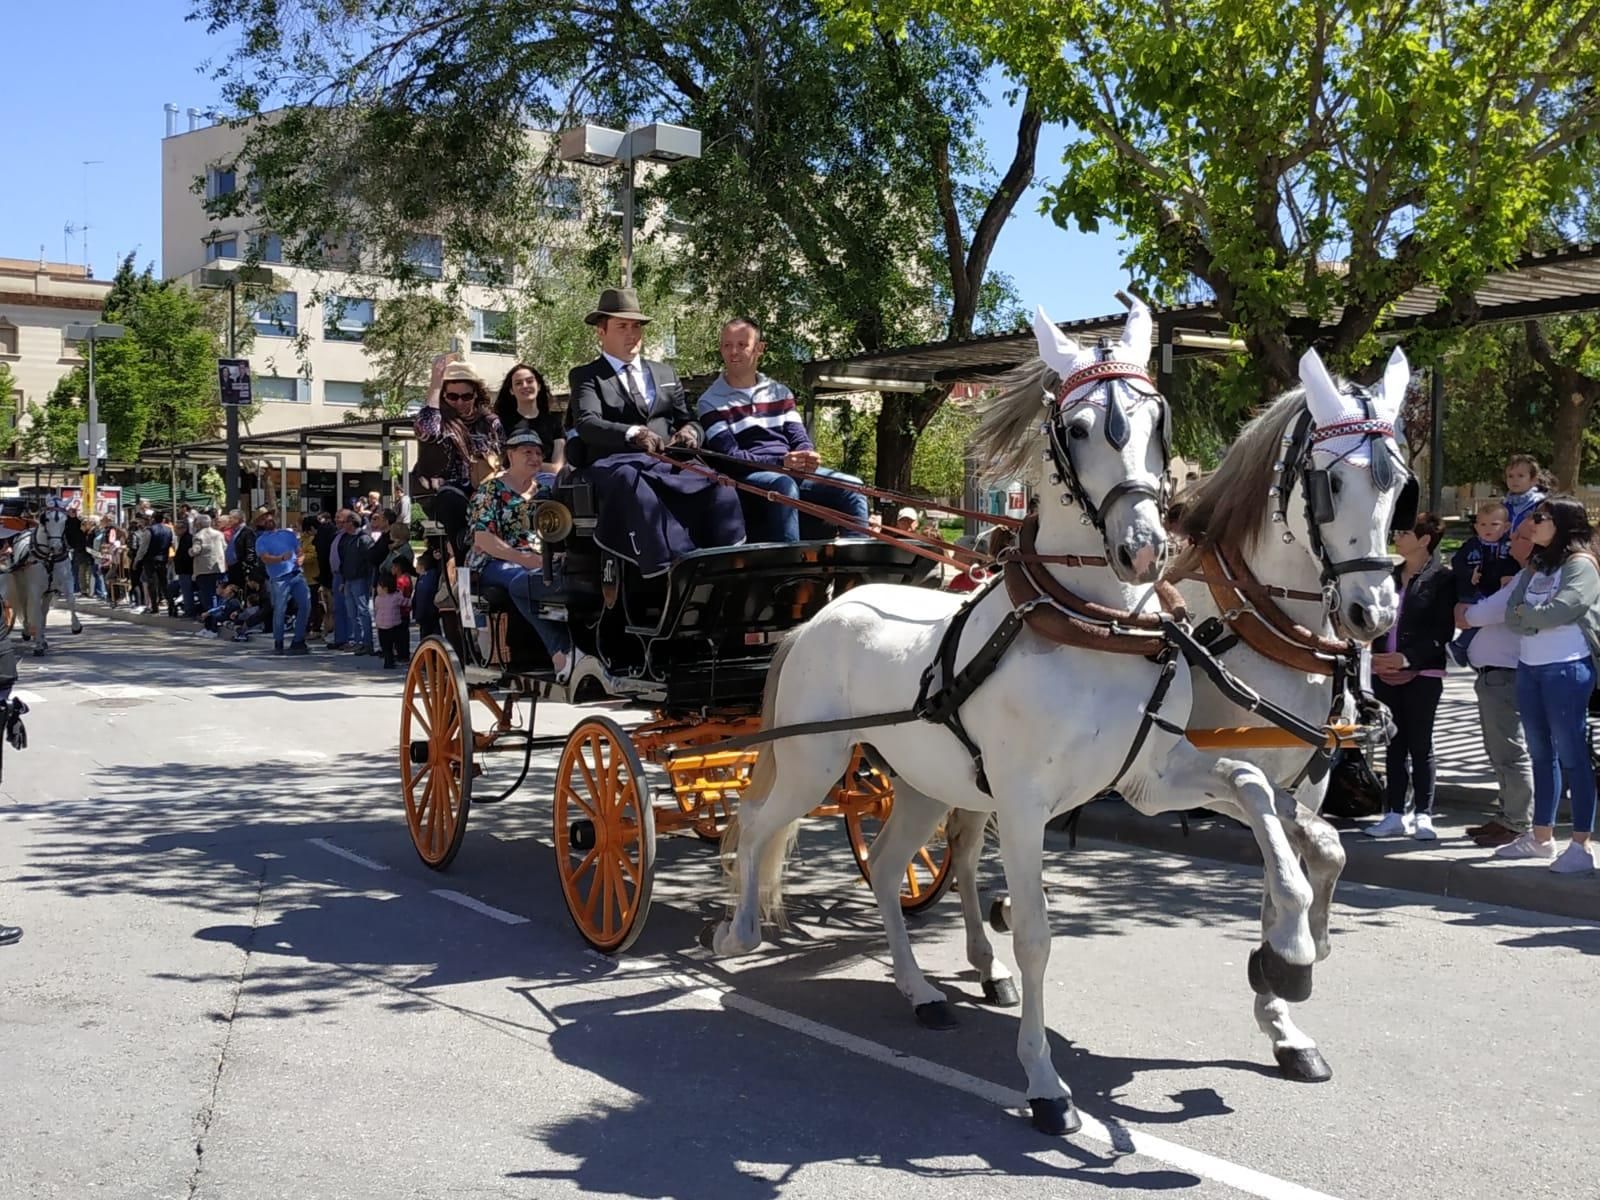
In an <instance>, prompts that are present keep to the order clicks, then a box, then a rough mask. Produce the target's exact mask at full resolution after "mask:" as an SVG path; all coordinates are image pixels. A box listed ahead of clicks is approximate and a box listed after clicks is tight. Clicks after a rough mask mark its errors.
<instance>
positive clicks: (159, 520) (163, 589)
mask: <svg viewBox="0 0 1600 1200" xmlns="http://www.w3.org/2000/svg"><path fill="white" fill-rule="evenodd" d="M171 556H172V526H171V525H168V524H167V514H166V513H164V512H161V511H159V510H157V512H156V513H155V515H154V516H152V517H151V518H150V545H149V546H148V548H146V550H145V552H144V559H143V564H144V580H145V587H146V588H147V589H148V591H149V593H150V607H149V608H147V609H145V612H147V613H149V614H150V615H152V616H154V615H155V614H157V613H159V612H160V611H161V605H162V603H163V602H165V601H167V566H168V560H169V559H170V558H171ZM172 615H173V616H177V615H178V614H177V612H176V611H174V612H173V613H172Z"/></svg>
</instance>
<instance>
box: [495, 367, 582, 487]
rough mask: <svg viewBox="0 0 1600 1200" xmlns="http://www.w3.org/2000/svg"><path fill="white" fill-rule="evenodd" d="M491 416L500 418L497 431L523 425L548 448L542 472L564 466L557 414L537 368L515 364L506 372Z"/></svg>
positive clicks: (564, 445) (564, 448)
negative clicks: (527, 425) (530, 428)
mask: <svg viewBox="0 0 1600 1200" xmlns="http://www.w3.org/2000/svg"><path fill="white" fill-rule="evenodd" d="M494 415H495V416H497V417H499V418H500V428H502V429H504V430H506V431H507V432H508V433H509V431H510V430H513V429H515V428H516V427H517V426H518V425H520V424H522V423H523V422H527V423H528V424H529V425H532V426H533V428H534V430H535V431H536V432H537V433H538V434H539V436H540V437H541V438H543V439H544V444H545V445H546V446H549V447H550V457H549V459H548V460H546V462H545V464H544V466H545V471H546V472H549V473H554V472H557V471H560V470H561V468H562V467H564V466H566V465H567V439H566V435H565V433H564V431H563V430H562V428H561V424H562V422H561V413H560V412H557V411H556V410H554V409H552V408H551V406H550V385H549V384H547V383H546V382H545V381H544V376H543V375H541V374H539V369H538V368H537V367H534V366H531V365H530V364H528V363H518V364H517V365H516V366H514V367H512V368H511V370H509V371H507V372H506V377H505V378H504V379H503V380H501V381H500V391H499V394H498V395H496V396H495V398H494Z"/></svg>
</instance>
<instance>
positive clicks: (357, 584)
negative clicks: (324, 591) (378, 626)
mask: <svg viewBox="0 0 1600 1200" xmlns="http://www.w3.org/2000/svg"><path fill="white" fill-rule="evenodd" d="M344 602H345V620H346V621H347V622H348V624H347V625H346V628H347V629H348V630H349V631H350V640H351V641H352V642H354V643H355V644H356V645H357V646H359V647H361V649H363V650H371V649H372V648H373V646H372V580H370V579H346V580H345V581H344Z"/></svg>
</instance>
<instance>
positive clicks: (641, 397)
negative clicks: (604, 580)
mask: <svg viewBox="0 0 1600 1200" xmlns="http://www.w3.org/2000/svg"><path fill="white" fill-rule="evenodd" d="M584 321H585V322H586V323H587V324H589V325H591V326H593V327H594V331H595V336H596V338H597V340H598V341H599V343H600V357H598V358H596V359H595V360H594V361H593V362H591V363H585V364H584V365H583V366H581V367H577V368H575V369H574V370H573V371H572V372H571V374H569V375H568V376H567V384H568V387H569V389H570V391H571V394H572V400H571V413H572V431H571V433H570V434H569V435H568V439H567V461H568V462H569V463H571V464H572V465H573V466H574V467H576V468H579V469H580V470H581V471H582V475H583V478H585V479H587V480H588V481H589V482H590V483H591V484H593V486H594V489H595V496H596V499H597V500H598V502H599V505H598V507H599V510H600V515H599V520H598V522H597V523H596V527H595V541H596V543H598V544H599V546H600V548H601V549H602V550H604V551H606V552H607V553H608V554H611V555H614V556H615V557H617V558H620V559H624V560H626V561H627V562H631V563H633V564H634V565H635V566H637V567H638V569H639V573H640V574H641V575H643V576H644V577H645V578H650V577H652V576H655V575H660V574H662V573H663V572H665V571H666V570H667V568H668V567H670V566H671V565H672V563H673V561H674V560H675V559H678V558H681V557H682V556H683V555H685V554H687V553H689V552H690V551H691V550H695V549H704V548H706V547H709V546H736V545H739V544H740V543H742V542H743V541H744V517H743V515H742V513H741V511H740V508H739V498H738V495H737V493H735V492H734V490H733V489H732V488H730V487H728V486H727V485H726V484H720V483H717V482H716V481H715V480H712V479H707V478H706V477H704V476H703V475H697V474H693V473H690V472H687V471H682V470H680V469H678V468H677V467H674V466H673V465H672V464H670V463H667V462H663V461H662V460H660V459H658V458H654V457H652V455H654V454H659V453H660V452H661V451H662V450H663V449H665V448H667V447H669V446H682V447H687V448H688V449H691V450H692V449H698V448H699V446H700V445H701V443H702V442H703V440H704V435H703V433H702V432H701V429H700V426H699V425H697V424H696V423H695V420H694V416H693V412H692V410H691V409H690V407H689V400H688V397H687V396H685V395H684V391H683V385H682V384H681V383H680V382H679V381H678V373H677V372H676V371H675V370H673V369H672V367H671V366H669V365H668V364H667V363H662V362H653V361H651V360H650V359H646V358H643V357H641V356H640V353H639V348H640V344H641V343H642V342H643V340H644V327H645V325H647V324H648V323H649V321H650V318H649V317H647V316H645V314H644V313H642V312H640V311H639V297H638V294H637V293H636V292H635V291H634V290H633V289H632V288H607V289H606V290H605V291H603V292H601V293H600V302H599V303H598V304H597V305H595V309H594V311H593V312H591V313H590V314H589V315H588V316H586V317H585V318H584Z"/></svg>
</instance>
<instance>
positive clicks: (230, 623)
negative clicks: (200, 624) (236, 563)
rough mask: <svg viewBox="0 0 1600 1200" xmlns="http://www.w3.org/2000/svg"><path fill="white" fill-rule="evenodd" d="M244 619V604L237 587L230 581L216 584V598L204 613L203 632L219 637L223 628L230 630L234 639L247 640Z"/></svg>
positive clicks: (238, 640)
mask: <svg viewBox="0 0 1600 1200" xmlns="http://www.w3.org/2000/svg"><path fill="white" fill-rule="evenodd" d="M245 619H246V612H245V604H244V601H243V599H241V598H240V596H239V589H238V588H237V587H236V586H235V585H233V584H231V583H223V584H220V585H218V587H217V594H216V598H215V599H213V600H212V601H211V608H210V611H208V612H207V613H206V614H205V618H204V621H205V629H204V631H203V632H204V633H205V634H206V635H207V636H209V637H221V636H222V633H223V630H231V631H232V633H233V640H234V641H236V642H247V641H249V640H250V635H249V634H248V633H246V632H245Z"/></svg>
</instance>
